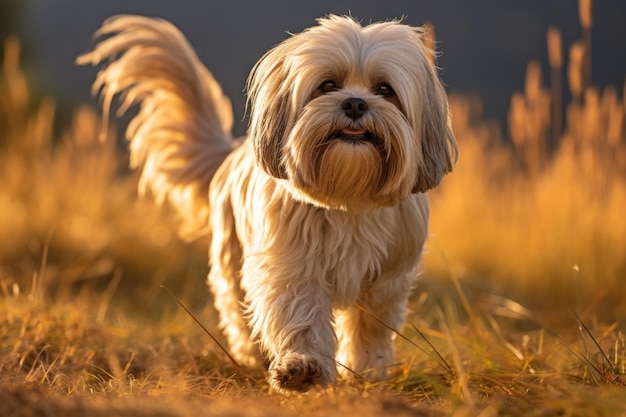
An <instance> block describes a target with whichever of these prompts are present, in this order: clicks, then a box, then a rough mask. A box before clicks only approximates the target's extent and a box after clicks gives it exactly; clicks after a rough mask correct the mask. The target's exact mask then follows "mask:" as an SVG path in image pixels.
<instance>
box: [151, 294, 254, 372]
mask: <svg viewBox="0 0 626 417" xmlns="http://www.w3.org/2000/svg"><path fill="white" fill-rule="evenodd" d="M161 288H163V289H164V290H165V291H167V292H168V293H169V294H170V295H171V296H172V297H173V298H174V300H176V302H177V303H178V305H179V306H180V307H181V308H182V309H183V310H185V312H186V313H187V314H189V316H190V317H191V318H192V319H193V320H194V321H195V322H196V323H197V324H198V326H200V328H202V330H204V332H205V333H206V334H208V335H209V337H210V338H211V339H212V340H213V342H215V344H216V345H217V346H218V347H219V348H220V350H221V351H222V352H224V354H225V355H226V357H227V358H228V359H229V360H230V361H231V362H232V364H233V365H234V366H235V368H236V369H237V370H238V371H239V372H240V373H241V375H243V376H247V373H246V372H245V371H244V369H243V367H242V366H241V365H239V362H237V360H235V358H234V357H233V356H232V355H231V354H230V353H229V352H228V350H227V349H226V348H225V347H224V346H222V344H221V343H220V342H219V341H218V340H217V338H216V337H215V336H213V335H212V334H211V332H210V331H209V329H207V328H206V327H205V326H204V325H203V324H202V323H201V322H200V320H198V318H197V317H196V316H195V315H194V314H193V313H192V312H191V311H190V310H189V309H188V308H187V307H186V306H185V305H184V304H183V303H182V301H180V300H179V299H178V297H176V295H174V293H173V292H172V291H170V289H169V288H167V287H166V286H165V285H161Z"/></svg>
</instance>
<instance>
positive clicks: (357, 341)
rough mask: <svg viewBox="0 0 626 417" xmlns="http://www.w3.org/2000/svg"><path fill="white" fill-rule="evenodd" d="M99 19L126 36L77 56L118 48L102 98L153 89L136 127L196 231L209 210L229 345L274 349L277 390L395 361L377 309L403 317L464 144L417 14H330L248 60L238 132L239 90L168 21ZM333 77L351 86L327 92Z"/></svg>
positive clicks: (270, 352)
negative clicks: (361, 19) (216, 75)
mask: <svg viewBox="0 0 626 417" xmlns="http://www.w3.org/2000/svg"><path fill="white" fill-rule="evenodd" d="M98 35H114V36H112V37H109V38H106V39H105V40H103V41H101V42H100V43H99V44H98V45H97V46H96V48H95V49H94V51H92V52H90V53H88V54H85V55H84V56H82V57H80V58H79V62H80V63H92V64H98V63H100V62H103V61H107V60H110V62H109V65H108V66H107V67H105V68H104V69H102V70H101V71H100V73H99V76H98V78H97V80H96V83H95V84H94V89H95V91H97V92H99V93H100V95H101V96H102V97H103V100H104V108H105V111H106V112H108V109H109V108H110V105H111V101H112V99H113V96H114V95H115V94H117V93H122V94H124V95H125V98H124V101H123V106H122V109H121V110H122V111H124V110H126V109H127V108H128V107H129V106H130V105H132V104H136V103H140V105H141V107H140V112H139V114H138V115H137V116H136V117H135V118H134V120H133V121H132V123H131V125H130V126H129V129H128V131H127V136H128V139H129V140H130V148H131V157H132V161H134V165H136V166H143V171H142V180H141V185H140V186H141V187H142V189H143V188H148V189H151V191H152V192H153V193H155V195H156V197H157V200H158V201H163V200H166V199H167V200H169V201H170V202H171V203H172V204H173V205H174V207H176V208H177V209H178V210H179V212H180V213H181V216H182V217H183V218H184V219H185V220H186V225H187V226H188V228H187V232H189V227H191V228H192V232H193V231H198V230H200V229H202V228H203V227H204V226H206V225H207V224H208V226H209V228H208V229H209V231H210V232H211V234H212V239H211V245H210V266H211V269H210V273H209V285H210V287H211V290H212V292H213V295H214V301H215V305H216V307H217V309H218V310H219V312H220V325H221V327H222V328H223V330H224V333H225V335H226V337H227V338H228V341H229V344H230V347H231V351H232V353H233V355H234V356H235V357H236V358H237V359H238V360H239V361H241V362H243V363H246V364H248V365H255V364H257V363H259V362H260V361H261V360H263V358H265V359H267V360H268V361H269V362H270V366H269V379H270V383H271V385H272V386H273V387H274V388H275V389H276V390H278V391H281V392H287V391H291V390H306V389H307V388H308V387H309V386H310V385H311V384H315V383H319V384H323V385H324V384H328V383H332V382H334V381H335V379H336V373H337V366H336V361H337V362H339V363H340V364H341V365H343V366H345V367H347V368H350V369H351V370H353V371H355V372H357V373H361V374H364V376H369V377H371V378H380V377H383V376H384V366H385V365H388V364H390V363H392V362H393V361H394V355H393V339H394V334H393V332H392V331H391V330H389V329H388V328H386V327H385V326H383V325H381V324H380V323H379V321H378V320H381V321H383V322H385V323H387V324H388V325H390V326H391V327H393V328H395V329H398V330H399V329H401V328H402V325H403V321H404V314H405V308H406V303H407V299H408V296H409V293H410V290H411V287H412V284H413V282H414V280H415V278H416V274H417V268H418V265H419V262H420V259H421V253H422V249H423V245H424V241H425V239H426V236H427V228H428V200H427V197H426V194H424V192H425V191H426V190H427V189H429V188H432V187H434V186H436V185H437V184H438V183H439V181H440V180H441V177H442V176H443V175H444V174H445V173H447V172H449V171H450V170H451V169H452V166H453V163H454V161H455V159H456V154H457V150H456V143H455V141H454V136H453V134H452V131H451V130H450V127H449V123H448V119H449V115H448V107H447V100H446V97H445V94H444V92H443V88H442V86H441V83H440V82H439V80H438V77H437V74H436V70H435V68H434V67H433V66H432V65H431V64H430V62H429V55H430V54H431V53H432V52H431V51H429V50H427V48H425V47H424V44H423V42H422V33H421V30H420V29H416V28H411V27H409V26H406V25H403V24H401V23H399V22H396V21H393V22H384V23H377V24H372V25H369V26H365V27H362V26H361V25H360V24H359V23H358V22H356V21H354V20H353V19H352V18H349V17H337V16H329V17H327V18H324V19H320V20H319V25H318V26H315V27H312V28H310V29H308V30H306V31H305V32H303V33H301V34H298V35H295V36H293V37H291V38H289V39H287V40H286V41H284V42H283V43H282V44H280V45H278V46H276V47H275V48H273V49H272V50H270V51H269V52H268V53H267V54H266V55H265V56H264V57H262V58H261V60H260V61H259V62H258V63H257V65H256V66H255V68H254V69H253V71H252V74H251V77H250V80H249V83H248V90H249V108H250V131H249V137H248V139H246V140H244V141H243V142H242V144H241V145H240V146H237V144H238V142H236V141H234V140H232V138H231V136H230V133H229V131H230V123H231V120H232V114H231V110H230V105H229V102H228V100H227V99H226V98H225V97H224V96H223V95H222V92H221V89H220V88H219V86H218V85H217V83H216V82H215V80H214V79H213V77H212V76H211V75H210V73H209V72H208V71H206V69H205V68H204V67H203V66H202V65H201V64H200V62H199V61H198V59H197V57H196V56H195V54H194V53H193V51H192V50H191V48H190V47H189V45H188V44H187V42H186V41H185V39H184V37H183V36H182V35H181V34H180V32H178V30H177V29H176V28H174V27H173V26H172V25H171V24H169V23H167V22H163V21H160V20H156V19H148V18H142V17H136V16H120V17H115V18H112V19H110V20H108V21H107V22H105V24H104V25H103V27H102V28H101V29H100V31H99V32H98ZM329 80H330V81H333V82H334V83H335V85H336V87H337V88H334V89H332V91H324V90H322V89H321V88H320V86H321V85H322V84H323V83H324V82H325V81H329ZM381 85H385V86H387V85H388V86H390V87H391V88H392V89H393V91H394V92H395V93H394V94H393V95H389V96H384V95H382V93H381V91H385V90H381V87H380V86H381ZM350 98H353V99H359V100H363V101H364V102H365V103H367V110H366V111H365V112H364V114H363V115H362V116H361V117H357V118H352V117H349V116H348V113H347V112H346V111H345V109H342V106H344V104H345V102H346V101H345V100H346V99H350ZM344 129H348V130H344ZM354 131H358V132H366V133H364V134H363V135H356V136H354V135H351V134H350V132H354ZM218 166H219V168H218ZM209 181H210V186H209V185H208V183H209ZM207 192H208V196H209V198H208V200H207V199H206V195H207ZM207 203H208V204H207ZM207 216H208V218H209V219H208V221H207V220H206V218H207ZM203 222H206V223H204V224H203ZM193 228H195V229H196V230H193ZM242 306H243V307H242ZM357 306H358V307H357ZM359 307H360V308H359ZM362 309H365V310H366V311H367V312H368V313H365V312H364V311H363V310H362ZM372 315H373V316H374V317H376V318H373V317H372ZM257 343H258V344H259V347H260V350H259V349H258V348H257ZM343 366H342V367H339V370H340V371H343V373H344V374H346V372H345V371H344V370H345V368H344V367H343Z"/></svg>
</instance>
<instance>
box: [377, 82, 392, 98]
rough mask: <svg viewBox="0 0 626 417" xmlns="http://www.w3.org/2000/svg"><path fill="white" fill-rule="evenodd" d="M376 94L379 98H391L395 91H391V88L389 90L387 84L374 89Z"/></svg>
mask: <svg viewBox="0 0 626 417" xmlns="http://www.w3.org/2000/svg"><path fill="white" fill-rule="evenodd" d="M376 94H378V95H379V96H385V97H387V96H393V95H394V94H396V93H395V91H393V88H391V86H390V85H389V84H381V85H379V86H378V88H377V89H376Z"/></svg>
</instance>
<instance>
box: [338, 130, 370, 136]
mask: <svg viewBox="0 0 626 417" xmlns="http://www.w3.org/2000/svg"><path fill="white" fill-rule="evenodd" d="M341 133H343V134H344V135H363V134H365V130H363V129H358V130H353V129H348V128H345V129H343V130H342V131H341Z"/></svg>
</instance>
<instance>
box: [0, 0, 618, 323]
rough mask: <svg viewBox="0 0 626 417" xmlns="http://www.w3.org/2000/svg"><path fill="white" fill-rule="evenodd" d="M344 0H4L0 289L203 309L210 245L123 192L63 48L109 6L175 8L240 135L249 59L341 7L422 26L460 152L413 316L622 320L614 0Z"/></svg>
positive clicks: (128, 180)
mask: <svg viewBox="0 0 626 417" xmlns="http://www.w3.org/2000/svg"><path fill="white" fill-rule="evenodd" d="M351 3H352V2H347V1H332V2H331V1H330V0H325V1H322V0H318V1H309V2H304V1H302V2H295V1H287V0H272V1H265V2H243V1H238V0H231V1H222V2H209V1H205V2H200V1H194V2H192V1H165V0H124V1H122V0H110V1H103V0H55V1H49V0H23V1H17V0H13V1H11V0H0V38H1V39H0V45H1V47H2V54H0V59H2V66H1V68H0V183H1V184H2V186H1V187H0V208H1V209H0V291H4V292H5V293H7V294H9V293H11V294H15V293H16V292H18V293H19V292H20V291H22V292H30V293H37V294H43V295H44V296H46V297H49V299H51V300H53V301H58V300H60V301H64V300H67V299H68V297H75V296H76V295H77V294H86V295H85V297H86V298H85V299H86V300H88V301H86V303H88V304H93V302H92V301H91V298H90V297H95V299H97V300H98V301H97V303H96V305H97V306H99V307H98V308H97V309H96V314H97V318H98V320H99V321H102V320H104V317H105V316H107V314H111V313H107V311H108V310H109V306H119V307H121V308H122V310H120V311H122V312H123V313H122V314H121V317H128V316H130V315H129V314H128V312H133V313H145V314H144V315H145V316H147V317H152V318H155V317H156V318H159V317H162V316H164V315H165V316H167V315H168V314H170V313H172V312H175V311H179V310H178V308H177V306H176V304H175V303H174V302H172V299H171V298H170V297H169V296H167V295H166V294H164V292H163V291H162V290H161V289H160V287H159V285H160V284H163V283H165V284H167V285H168V286H169V287H170V288H172V290H173V291H174V292H175V293H177V294H179V295H180V296H181V298H182V299H183V300H184V301H185V302H186V303H188V304H189V305H190V306H191V307H192V308H203V307H204V306H210V303H208V304H207V303H206V299H207V297H208V295H207V294H208V291H207V290H206V289H205V288H204V277H205V276H206V273H207V269H208V267H207V263H206V242H204V241H198V242H194V243H191V244H187V243H184V242H182V241H181V240H180V239H178V238H177V235H176V229H177V223H176V220H175V219H173V218H172V216H171V213H169V212H168V210H167V209H158V208H156V207H155V205H154V204H153V203H152V201H151V200H150V199H138V198H137V195H136V182H137V179H136V173H129V172H128V170H127V169H126V166H127V165H128V155H127V152H126V150H125V146H120V144H121V143H122V142H121V141H120V140H119V138H120V137H121V136H122V131H123V128H124V122H123V121H114V122H113V124H112V128H111V129H109V130H108V132H109V137H108V138H106V140H104V141H102V140H99V138H100V137H101V132H102V126H103V121H102V120H101V115H100V111H99V110H98V109H97V103H96V101H95V100H94V99H93V98H91V97H90V85H91V83H92V82H93V80H94V77H95V74H96V69H94V68H86V67H83V68H79V67H77V66H76V65H75V64H74V60H75V58H76V57H77V56H78V55H79V54H81V53H82V52H85V51H87V50H88V49H89V48H90V47H91V45H92V39H91V36H92V34H93V32H94V31H95V30H96V29H97V28H98V27H99V26H100V24H101V23H102V21H103V20H104V19H106V18H107V17H109V16H111V15H114V14H120V13H137V14H142V15H147V16H157V17H162V18H166V19H168V20H171V21H172V22H173V23H175V24H176V25H177V26H178V27H179V28H180V29H181V30H182V31H183V32H184V33H185V34H186V36H187V37H188V38H189V40H190V42H191V44H192V45H193V46H194V48H195V49H196V50H197V52H198V55H199V56H200V59H201V60H202V61H203V62H204V63H205V64H206V66H207V67H208V68H209V69H210V70H211V71H212V72H213V73H214V74H215V77H216V79H217V80H218V81H219V82H220V83H221V84H222V85H223V88H224V90H225V92H226V94H227V95H228V96H229V97H230V98H231V100H232V102H233V106H234V111H235V119H236V120H238V121H239V123H238V124H237V126H236V127H235V133H236V134H243V133H244V131H245V122H244V121H243V120H242V119H243V111H244V100H245V96H244V92H243V89H244V86H245V80H246V77H247V75H248V72H249V71H250V69H251V68H252V66H253V65H254V63H255V62H256V61H257V60H258V59H259V57H260V56H261V55H262V54H263V53H264V52H265V51H267V50H268V49H269V48H271V47H272V46H273V45H275V44H277V43H279V42H280V41H281V40H283V39H284V38H285V37H286V36H288V35H287V34H286V33H287V32H299V31H301V30H303V29H304V28H306V27H309V26H311V25H313V24H314V23H315V18H317V17H319V16H322V15H324V14H327V13H340V14H345V13H351V14H352V15H354V16H356V17H358V18H359V19H361V20H362V21H364V22H369V21H378V20H384V19H389V18H395V17H404V18H405V22H406V23H408V24H411V25H423V24H425V23H430V24H432V25H434V32H431V35H433V36H434V37H435V39H436V41H437V49H438V50H440V51H441V52H442V55H441V56H440V58H439V59H438V62H437V64H438V66H439V67H440V68H441V76H442V79H443V80H444V82H445V84H446V85H447V89H448V92H449V93H450V97H451V100H450V103H451V108H452V113H453V124H454V129H455V133H456V136H457V140H458V142H459V148H460V152H461V156H460V159H459V163H458V165H457V167H456V169H455V171H454V173H453V174H452V175H449V176H447V177H446V178H445V179H444V181H443V183H442V185H441V186H440V187H439V188H438V189H437V190H434V191H433V192H431V193H430V198H431V203H432V219H431V238H430V239H429V242H428V253H427V254H426V256H425V268H424V273H423V278H422V280H421V281H420V284H419V287H418V291H417V293H416V296H415V299H414V302H415V304H414V305H413V307H412V308H413V311H416V312H418V313H419V312H420V311H425V312H428V311H430V310H429V306H432V305H433V304H436V303H439V301H440V299H441V298H450V297H453V298H454V294H457V295H459V296H460V295H461V294H471V295H472V297H473V298H474V303H473V305H492V304H493V303H496V304H499V305H500V307H503V306H504V305H505V304H506V301H507V300H513V301H515V302H520V303H523V304H525V305H527V306H529V307H532V309H534V310H536V311H538V312H540V313H541V314H542V315H544V316H559V315H565V316H567V319H568V320H569V319H571V315H569V316H568V314H571V311H576V312H578V314H580V315H581V316H582V317H588V316H590V315H593V316H596V317H601V318H604V319H608V320H619V319H626V307H625V304H624V302H623V295H624V291H623V289H624V284H625V283H626V256H625V253H626V252H625V248H626V218H625V217H626V216H625V215H624V207H626V133H625V132H626V127H625V120H626V117H625V116H626V103H625V101H624V79H625V76H626V42H624V40H626V25H625V24H624V22H626V2H624V1H623V0H602V1H597V2H594V3H593V4H592V2H591V1H590V0H581V1H580V3H579V2H576V1H574V0H525V1H509V0H500V1H488V0H474V1H472V2H468V1H464V0H447V1H440V0H439V1H436V0H422V1H414V0H413V1H400V0H386V1H359V2H353V3H354V4H351ZM459 288H463V291H459ZM90 294H92V295H90ZM494 297H495V298H494ZM461 298H462V297H461ZM481 303H483V304H481ZM507 305H511V304H507ZM209 308H210V307H209ZM489 308H491V307H489ZM500 310H502V308H501V309H500ZM489 311H492V310H489ZM172 314H173V313H172ZM207 317H209V318H210V320H214V318H215V314H209V315H207Z"/></svg>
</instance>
